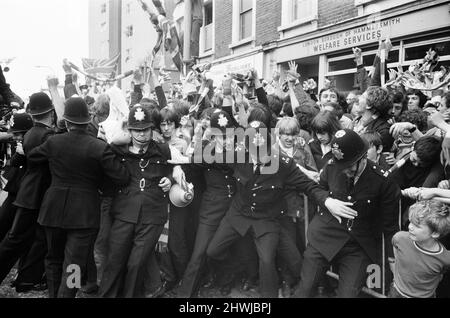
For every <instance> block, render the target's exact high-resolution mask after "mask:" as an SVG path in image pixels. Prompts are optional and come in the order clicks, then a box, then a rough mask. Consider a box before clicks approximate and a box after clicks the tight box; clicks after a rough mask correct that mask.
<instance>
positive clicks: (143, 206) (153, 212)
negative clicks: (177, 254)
mask: <svg viewBox="0 0 450 318" xmlns="http://www.w3.org/2000/svg"><path fill="white" fill-rule="evenodd" d="M113 149H114V152H115V153H116V154H117V156H118V158H120V160H121V161H122V163H123V164H124V165H125V166H126V168H127V170H128V172H129V173H130V176H131V178H130V182H129V183H128V185H126V186H124V187H120V188H117V190H116V195H115V197H114V201H113V204H112V208H111V215H112V216H113V217H114V218H116V219H119V220H121V221H124V222H129V223H134V224H138V223H142V224H156V225H162V224H164V223H165V222H166V221H167V216H168V214H167V207H168V203H169V201H168V197H169V196H168V193H164V192H163V190H162V189H161V188H160V187H159V186H158V184H159V182H160V180H161V179H162V178H163V177H168V178H169V179H171V180H173V179H172V177H171V175H172V169H173V166H172V165H170V164H168V163H167V160H169V159H170V158H171V155H170V149H169V146H168V145H167V144H159V143H156V142H154V141H151V142H150V145H149V147H148V149H147V152H146V153H144V154H142V155H139V154H133V153H131V152H130V151H129V150H128V145H126V146H124V147H114V148H113ZM172 184H173V182H172Z"/></svg>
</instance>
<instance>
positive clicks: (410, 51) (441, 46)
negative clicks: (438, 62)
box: [405, 41, 450, 61]
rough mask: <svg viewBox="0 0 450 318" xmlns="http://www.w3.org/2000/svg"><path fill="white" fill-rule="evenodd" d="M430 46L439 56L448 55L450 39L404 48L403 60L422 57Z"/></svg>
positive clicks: (449, 52) (449, 53)
mask: <svg viewBox="0 0 450 318" xmlns="http://www.w3.org/2000/svg"><path fill="white" fill-rule="evenodd" d="M430 48H431V49H434V50H436V51H437V52H438V54H439V56H445V55H450V41H445V42H440V43H430V44H423V45H420V46H414V47H409V48H405V61H411V60H419V59H420V60H421V59H423V58H424V57H425V54H426V52H427V51H428V50H429V49H430Z"/></svg>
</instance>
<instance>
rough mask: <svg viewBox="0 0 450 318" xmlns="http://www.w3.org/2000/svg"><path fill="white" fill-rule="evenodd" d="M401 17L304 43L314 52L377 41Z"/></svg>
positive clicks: (399, 21) (398, 21)
mask: <svg viewBox="0 0 450 318" xmlns="http://www.w3.org/2000/svg"><path fill="white" fill-rule="evenodd" d="M400 23H401V20H400V18H395V19H390V20H386V21H380V22H377V23H372V24H370V25H365V26H362V27H358V28H354V29H351V30H347V31H344V32H339V33H335V34H331V35H326V36H323V37H321V38H317V39H313V40H309V41H306V42H304V43H303V47H304V48H306V49H311V47H312V50H313V53H314V54H321V53H324V52H328V51H335V50H340V49H343V48H347V47H354V46H358V45H361V44H364V43H366V42H377V41H378V40H380V39H381V37H382V29H383V28H387V27H391V26H393V25H396V24H400Z"/></svg>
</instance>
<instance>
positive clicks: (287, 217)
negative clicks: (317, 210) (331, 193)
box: [276, 117, 319, 298]
mask: <svg viewBox="0 0 450 318" xmlns="http://www.w3.org/2000/svg"><path fill="white" fill-rule="evenodd" d="M276 128H277V130H278V146H279V147H280V150H281V152H282V153H284V154H285V155H286V156H288V157H289V158H292V159H293V160H294V161H295V163H296V164H297V166H299V168H300V167H301V168H300V169H301V170H302V171H304V173H305V174H306V175H307V176H308V177H309V178H310V179H312V180H314V179H315V180H318V176H319V173H318V172H317V167H316V163H315V162H314V158H313V156H312V153H311V149H310V148H309V145H308V144H307V142H306V140H305V139H304V138H303V137H302V135H304V133H302V132H301V131H300V125H299V123H298V121H297V119H295V118H292V117H284V118H282V119H280V121H279V122H278V123H277V126H276ZM284 199H285V201H286V205H287V213H285V214H283V216H282V217H281V218H279V220H280V224H281V231H280V239H279V242H278V250H277V255H278V259H277V261H278V265H279V268H280V274H281V277H282V296H283V298H289V297H290V293H291V287H292V286H294V285H295V284H296V283H297V282H298V280H299V279H300V270H301V266H302V263H303V257H302V255H303V251H304V250H305V246H306V243H305V213H309V216H310V217H312V214H313V212H314V211H311V210H312V209H311V208H310V211H309V212H306V211H305V209H304V196H303V194H301V193H298V192H296V191H291V190H289V191H286V192H285V195H284Z"/></svg>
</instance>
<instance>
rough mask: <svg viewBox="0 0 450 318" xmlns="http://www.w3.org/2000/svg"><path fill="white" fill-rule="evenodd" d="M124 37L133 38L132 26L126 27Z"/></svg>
mask: <svg viewBox="0 0 450 318" xmlns="http://www.w3.org/2000/svg"><path fill="white" fill-rule="evenodd" d="M125 35H126V36H127V37H128V38H129V37H132V36H133V26H132V25H129V26H127V28H126V30H125Z"/></svg>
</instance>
